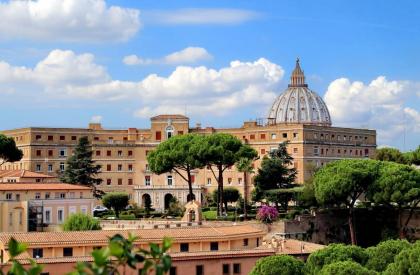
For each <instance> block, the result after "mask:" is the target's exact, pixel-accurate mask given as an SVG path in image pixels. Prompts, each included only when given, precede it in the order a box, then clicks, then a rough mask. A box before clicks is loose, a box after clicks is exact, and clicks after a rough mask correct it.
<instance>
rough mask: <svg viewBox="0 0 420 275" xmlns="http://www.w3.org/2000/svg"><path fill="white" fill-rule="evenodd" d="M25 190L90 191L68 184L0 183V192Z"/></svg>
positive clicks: (87, 188) (80, 186)
mask: <svg viewBox="0 0 420 275" xmlns="http://www.w3.org/2000/svg"><path fill="white" fill-rule="evenodd" d="M26 190H90V188H89V187H86V186H82V185H77V184H68V183H51V182H46V183H21V182H16V183H9V182H8V183H0V191H26Z"/></svg>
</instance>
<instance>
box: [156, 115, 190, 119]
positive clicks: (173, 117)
mask: <svg viewBox="0 0 420 275" xmlns="http://www.w3.org/2000/svg"><path fill="white" fill-rule="evenodd" d="M150 119H188V117H186V116H184V115H157V116H154V117H151V118H150Z"/></svg>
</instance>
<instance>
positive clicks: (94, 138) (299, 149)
mask: <svg viewBox="0 0 420 275" xmlns="http://www.w3.org/2000/svg"><path fill="white" fill-rule="evenodd" d="M187 133H197V134H203V135H209V134H212V133H229V134H232V135H234V136H236V137H237V138H239V139H240V140H242V141H243V142H244V143H247V144H249V145H250V146H252V147H253V148H254V149H255V150H257V152H258V154H259V156H260V158H259V159H258V160H256V161H255V163H254V167H255V168H258V167H259V165H260V162H261V160H262V158H263V157H264V156H266V155H267V154H268V153H269V152H270V151H271V150H274V149H276V148H277V147H278V145H279V143H281V142H285V141H288V142H289V145H288V151H289V153H290V154H291V155H292V157H293V158H294V161H293V166H294V167H295V168H296V169H297V171H298V174H297V180H296V181H297V182H298V183H303V182H304V181H305V180H306V179H308V178H309V177H311V175H312V173H313V171H314V168H315V167H320V166H322V165H324V164H325V163H327V162H330V161H334V160H338V159H344V158H366V157H371V156H373V155H374V153H375V149H376V131H375V130H369V129H354V128H343V127H334V126H332V122H331V118H330V115H329V112H328V108H327V106H326V105H325V103H324V101H323V100H322V98H321V97H319V96H318V95H317V94H316V93H315V92H314V91H312V90H310V89H309V88H308V85H307V84H306V82H305V76H304V73H303V71H302V70H301V68H300V65H299V61H297V62H296V68H295V70H294V71H293V73H292V76H291V81H290V84H289V87H288V88H287V89H286V90H285V91H284V92H283V93H282V94H280V95H279V97H278V98H277V99H276V100H275V102H274V103H273V105H272V106H271V107H270V109H269V112H268V117H267V118H266V119H264V120H255V121H246V122H244V123H243V125H242V126H241V127H238V128H213V127H206V128H203V127H201V126H200V125H197V126H196V127H193V126H191V125H190V124H189V118H188V117H186V116H183V115H158V116H155V117H152V118H151V126H150V128H148V129H138V128H128V129H125V130H112V129H104V128H102V126H101V124H98V123H91V124H89V127H88V128H39V127H30V128H21V129H15V130H8V131H3V134H5V135H7V136H11V137H14V139H15V141H16V143H17V145H18V147H19V148H20V149H22V150H23V152H24V157H23V159H22V160H21V161H20V162H16V163H12V164H5V165H3V166H2V169H27V170H30V171H34V172H42V173H46V174H49V175H56V174H57V171H60V170H61V171H62V170H64V168H65V162H66V159H67V157H68V156H70V155H71V154H72V151H73V149H74V147H75V146H76V144H77V142H78V139H79V138H80V137H82V136H87V137H88V138H89V140H90V142H91V144H92V150H93V158H94V160H95V161H96V162H97V163H98V164H101V165H102V172H101V174H100V175H99V177H100V178H102V180H103V182H102V184H101V185H100V186H99V188H100V189H102V190H104V191H105V192H107V191H125V192H128V193H129V194H130V196H131V199H132V200H133V201H135V202H137V203H138V204H139V205H142V204H143V202H144V198H145V196H150V198H151V199H152V205H153V208H156V209H160V210H162V209H164V208H165V205H166V204H167V203H168V201H169V199H170V198H172V197H176V198H177V199H178V200H179V201H180V202H186V196H187V185H186V182H185V181H183V179H182V178H181V177H180V176H178V175H177V174H175V173H167V174H163V175H154V174H152V173H151V172H150V170H149V168H148V164H147V158H146V156H147V154H148V153H149V152H150V151H151V150H153V149H154V148H155V147H156V146H157V145H158V144H159V143H160V142H162V141H165V140H167V139H168V138H170V137H172V136H174V135H183V134H187ZM245 179H247V182H245ZM193 181H194V192H195V193H196V198H197V199H198V200H199V201H201V199H202V197H203V194H206V193H209V192H212V191H213V190H214V189H215V188H217V181H216V179H215V178H214V176H213V175H212V173H211V171H210V170H208V169H201V170H196V171H194V172H193ZM224 181H225V182H224V184H225V186H233V187H236V188H238V189H239V190H240V192H242V193H244V190H247V193H249V192H250V191H251V189H252V179H250V177H246V176H245V175H244V174H243V173H240V172H238V171H237V170H236V169H235V167H232V168H231V169H228V170H226V172H225V174H224ZM199 194H201V195H199ZM165 202H166V203H165Z"/></svg>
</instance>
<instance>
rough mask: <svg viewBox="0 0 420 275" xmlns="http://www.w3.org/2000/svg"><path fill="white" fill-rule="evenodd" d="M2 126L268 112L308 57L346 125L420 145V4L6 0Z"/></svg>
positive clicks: (233, 123) (199, 119)
mask: <svg viewBox="0 0 420 275" xmlns="http://www.w3.org/2000/svg"><path fill="white" fill-rule="evenodd" d="M0 18H1V24H0V102H1V109H2V111H3V115H2V116H1V118H0V129H2V130H5V129H14V128H20V127H28V126H50V127H87V125H88V123H89V122H101V123H102V124H103V126H104V127H106V128H118V129H119V128H128V127H137V128H148V127H149V126H150V117H151V116H153V115H157V114H171V113H172V114H175V113H177V114H185V115H187V116H189V117H190V121H191V125H195V124H196V123H201V124H202V126H213V127H240V126H241V125H242V124H243V122H244V121H245V120H250V119H256V118H264V117H266V116H267V112H268V110H269V108H270V106H271V104H272V102H273V101H274V100H275V98H276V97H277V96H278V95H280V94H281V93H282V91H284V89H285V88H286V87H287V84H288V82H289V77H290V73H291V71H292V70H293V68H294V66H295V60H296V58H297V57H299V58H300V60H301V67H302V68H303V70H304V71H305V74H306V80H307V83H308V85H309V87H310V88H311V89H312V90H314V91H316V92H317V93H318V94H319V95H320V96H322V97H323V99H324V100H325V102H326V104H327V106H328V108H329V111H330V114H331V118H332V122H333V125H335V126H344V127H361V128H370V129H376V130H377V135H378V136H377V143H378V145H379V146H392V147H397V148H399V149H401V150H404V151H406V150H411V149H414V148H416V147H417V146H418V145H419V144H420V20H418V19H419V18H420V2H419V1H415V0H412V1H404V0H402V1H398V3H396V2H394V1H381V0H371V1H365V0H352V1H347V0H343V1H334V0H329V1H327V0H320V1H309V0H307V1H305V0H301V1H296V0H290V1H279V0H273V1H268V0H267V1H257V0H254V1H251V0H250V1H241V0H238V1H218V0H211V1H206V0H201V1H191V0H189V1H186V0H185V1H157V0H154V1H128V0H127V1H117V0H112V1H111V0H108V1H105V0H38V1H5V0H0Z"/></svg>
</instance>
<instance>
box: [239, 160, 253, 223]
mask: <svg viewBox="0 0 420 275" xmlns="http://www.w3.org/2000/svg"><path fill="white" fill-rule="evenodd" d="M252 161H253V160H252V159H247V158H242V159H240V160H239V161H238V163H237V164H236V167H237V169H238V171H239V172H242V173H244V200H243V212H244V219H245V220H247V218H248V209H247V208H248V205H249V203H248V193H249V191H248V175H249V174H252V173H254V167H253V166H252Z"/></svg>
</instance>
